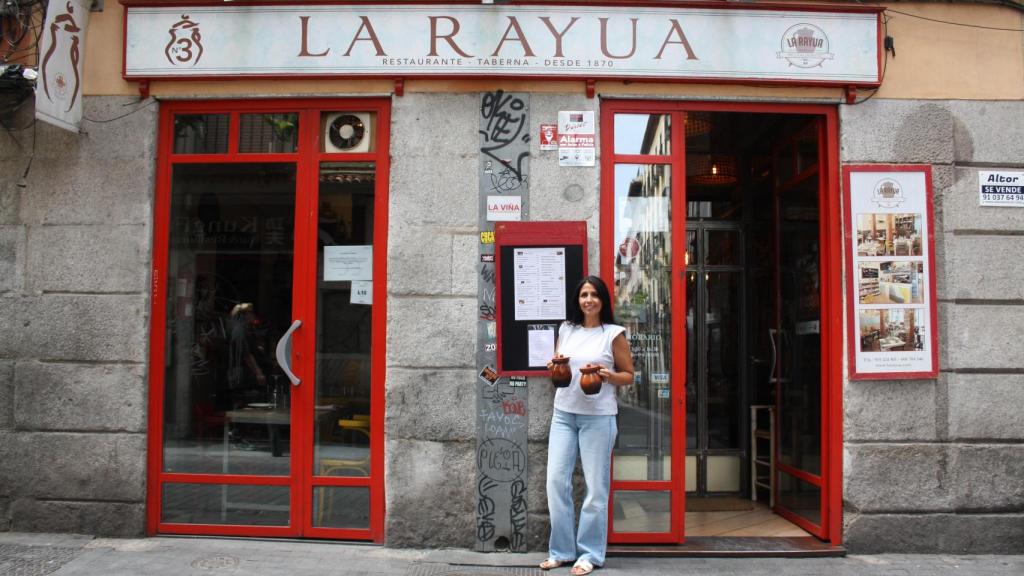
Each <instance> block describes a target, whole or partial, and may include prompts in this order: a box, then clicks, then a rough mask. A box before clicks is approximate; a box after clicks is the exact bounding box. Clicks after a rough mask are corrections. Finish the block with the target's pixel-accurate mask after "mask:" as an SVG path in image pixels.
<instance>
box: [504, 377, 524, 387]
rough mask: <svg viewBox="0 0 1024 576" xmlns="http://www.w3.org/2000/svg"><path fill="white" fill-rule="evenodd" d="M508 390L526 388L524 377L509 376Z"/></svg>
mask: <svg viewBox="0 0 1024 576" xmlns="http://www.w3.org/2000/svg"><path fill="white" fill-rule="evenodd" d="M508 387H509V388H526V376H509V378H508Z"/></svg>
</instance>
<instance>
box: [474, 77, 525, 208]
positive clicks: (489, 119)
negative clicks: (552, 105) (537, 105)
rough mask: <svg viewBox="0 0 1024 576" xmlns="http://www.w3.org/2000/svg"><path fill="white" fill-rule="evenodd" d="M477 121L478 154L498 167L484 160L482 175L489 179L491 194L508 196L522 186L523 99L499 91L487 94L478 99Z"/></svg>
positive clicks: (523, 160) (523, 183)
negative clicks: (497, 165) (478, 120)
mask: <svg viewBox="0 0 1024 576" xmlns="http://www.w3.org/2000/svg"><path fill="white" fill-rule="evenodd" d="M480 118H481V120H482V123H481V127H480V137H481V140H483V143H482V144H481V146H480V152H481V153H482V154H485V155H486V156H489V157H490V158H491V159H492V160H497V161H498V163H500V167H496V166H494V164H493V161H492V160H485V164H484V174H486V175H487V176H488V177H489V180H490V182H491V190H492V191H494V192H499V193H500V192H508V191H511V190H516V189H518V188H520V187H521V186H523V185H525V183H526V170H525V168H524V163H525V162H526V160H527V158H529V156H530V149H529V146H528V144H529V142H530V131H529V121H528V119H529V117H528V115H527V106H526V102H525V98H524V97H519V96H516V95H514V94H506V93H505V92H504V91H502V90H496V91H494V92H487V93H485V94H484V95H483V97H482V98H481V99H480ZM518 144H527V146H519V145H518Z"/></svg>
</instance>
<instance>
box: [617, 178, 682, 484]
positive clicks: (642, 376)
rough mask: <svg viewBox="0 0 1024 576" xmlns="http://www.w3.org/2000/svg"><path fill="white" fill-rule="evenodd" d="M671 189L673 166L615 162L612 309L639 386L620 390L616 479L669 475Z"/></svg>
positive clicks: (663, 478) (643, 478) (656, 478)
mask: <svg viewBox="0 0 1024 576" xmlns="http://www.w3.org/2000/svg"><path fill="white" fill-rule="evenodd" d="M670 193H671V185H670V171H669V167H668V166H665V165H660V164H657V165H636V164H620V165H617V166H616V167H615V238H616V245H617V246H618V247H619V248H618V252H617V256H616V259H615V313H616V316H617V318H618V320H619V322H621V323H622V324H623V325H624V326H626V328H627V331H628V335H629V338H630V344H631V346H632V349H633V362H634V366H635V368H636V383H635V385H634V386H627V387H624V388H619V389H618V395H619V439H618V443H617V446H616V448H615V456H616V465H617V466H618V468H617V469H616V478H619V479H630V480H668V479H670V478H671V466H670V465H669V457H670V456H671V448H672V443H671V432H672V418H671V406H672V403H671V367H672V355H671V345H672V332H671V327H672V307H671V289H672V275H671V268H670V265H671V261H672V260H671V258H672V243H671V240H672V239H671V233H670V226H669V222H670V221H671V214H670V207H671V202H670ZM627 463H629V465H628V467H627Z"/></svg>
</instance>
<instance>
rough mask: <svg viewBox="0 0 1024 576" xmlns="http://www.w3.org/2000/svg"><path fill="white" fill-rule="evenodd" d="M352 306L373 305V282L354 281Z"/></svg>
mask: <svg viewBox="0 0 1024 576" xmlns="http://www.w3.org/2000/svg"><path fill="white" fill-rule="evenodd" d="M349 301H350V302H351V303H352V304H373V280H353V281H352V295H351V298H350V300H349Z"/></svg>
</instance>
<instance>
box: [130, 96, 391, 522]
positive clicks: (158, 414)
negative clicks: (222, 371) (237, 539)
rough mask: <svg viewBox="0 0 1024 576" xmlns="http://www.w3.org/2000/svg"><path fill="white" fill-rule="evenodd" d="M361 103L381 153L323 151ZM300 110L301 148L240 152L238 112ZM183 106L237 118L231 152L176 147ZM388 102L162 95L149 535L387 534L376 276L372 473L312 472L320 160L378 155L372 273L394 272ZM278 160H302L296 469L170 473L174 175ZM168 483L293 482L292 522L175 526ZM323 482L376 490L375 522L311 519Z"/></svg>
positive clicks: (381, 297)
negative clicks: (327, 126) (166, 514)
mask: <svg viewBox="0 0 1024 576" xmlns="http://www.w3.org/2000/svg"><path fill="white" fill-rule="evenodd" d="M335 110H358V111H369V112H375V113H376V114H377V126H378V127H380V129H378V130H377V141H376V151H374V152H368V153H360V154H351V153H350V154H325V153H320V152H319V150H320V128H319V126H320V119H319V114H320V112H321V111H335ZM254 112H255V113H258V112H266V113H274V112H297V113H299V115H300V120H299V151H298V152H295V153H270V154H241V153H239V152H238V125H239V122H238V118H239V114H241V113H254ZM176 113H191V114H203V113H222V114H229V115H230V118H231V122H230V129H229V137H228V152H227V153H224V154H177V155H174V154H172V151H173V133H174V131H173V119H174V114H176ZM390 113H391V103H390V101H389V100H387V99H344V100H338V99H291V100H216V101H189V102H169V103H164V104H163V105H162V106H161V110H160V119H159V133H158V138H157V171H156V172H157V174H156V194H155V198H154V214H153V269H152V280H151V286H150V290H151V292H150V298H151V311H152V313H151V318H150V349H149V381H150V386H149V407H148V418H149V426H148V433H147V449H148V454H147V479H146V492H147V494H146V532H147V534H149V535H154V534H157V533H165V534H203V535H207V534H209V535H227V536H276V537H298V536H305V537H315V538H339V539H352V540H372V541H375V542H383V540H384V513H385V509H384V502H385V500H384V381H385V373H384V372H385V343H386V334H385V329H386V326H387V307H386V304H387V283H386V282H384V281H379V282H375V283H374V286H373V295H372V298H373V303H374V308H375V312H376V313H375V314H374V315H373V320H372V342H371V356H370V364H371V385H370V418H371V422H372V425H371V430H370V476H369V477H362V478H359V477H353V478H343V477H314V476H313V475H312V470H313V463H312V450H311V447H312V445H313V420H312V415H313V403H314V400H315V398H314V394H315V382H314V375H315V373H316V371H315V345H316V342H315V336H314V335H315V334H316V306H317V302H316V289H317V282H316V277H317V273H318V272H317V264H318V262H317V237H316V221H317V207H318V205H319V204H318V201H317V200H318V198H317V196H318V193H319V186H318V185H317V178H316V175H317V174H318V165H319V163H320V162H321V161H346V162H359V161H372V162H374V163H375V165H376V167H377V173H376V174H377V175H376V187H375V191H374V192H375V199H374V203H375V204H374V217H375V222H374V233H373V245H374V248H375V249H374V251H373V276H374V278H379V279H382V280H383V279H386V278H387V230H388V182H389V170H390V164H389V149H390V142H389V138H390V133H389V130H388V129H387V128H388V127H389V126H390V124H391V121H390ZM250 162H281V163H294V164H295V165H296V196H295V202H296V206H295V238H294V261H293V262H294V263H293V271H292V275H293V299H292V318H295V319H302V321H303V325H302V327H301V328H300V329H298V330H297V331H296V332H295V334H294V335H293V340H292V369H293V371H294V372H295V374H296V375H297V376H299V378H301V379H302V385H300V386H298V387H294V388H292V407H291V421H292V426H291V427H290V428H291V446H292V455H291V466H290V470H291V473H290V475H289V476H250V475H226V474H194V473H185V474H181V473H167V472H164V471H163V412H164V410H163V408H164V406H163V398H164V372H163V366H164V352H165V345H166V342H165V329H166V325H167V313H168V310H167V303H166V302H167V301H166V296H167V278H168V273H169V270H168V249H169V234H170V214H171V212H170V200H171V198H170V193H171V174H172V170H173V167H174V165H176V164H191V163H204V164H205V163H218V164H230V163H250ZM167 483H193V484H212V485H225V484H227V485H267V486H288V487H290V504H289V508H290V518H289V525H288V526H242V525H221V524H216V525H214V524H170V523H164V522H161V521H160V512H161V504H162V487H163V485H164V484H167ZM317 486H366V487H368V489H369V491H370V526H369V528H368V529H336V528H313V527H312V514H311V511H312V493H313V488H314V487H317Z"/></svg>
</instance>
